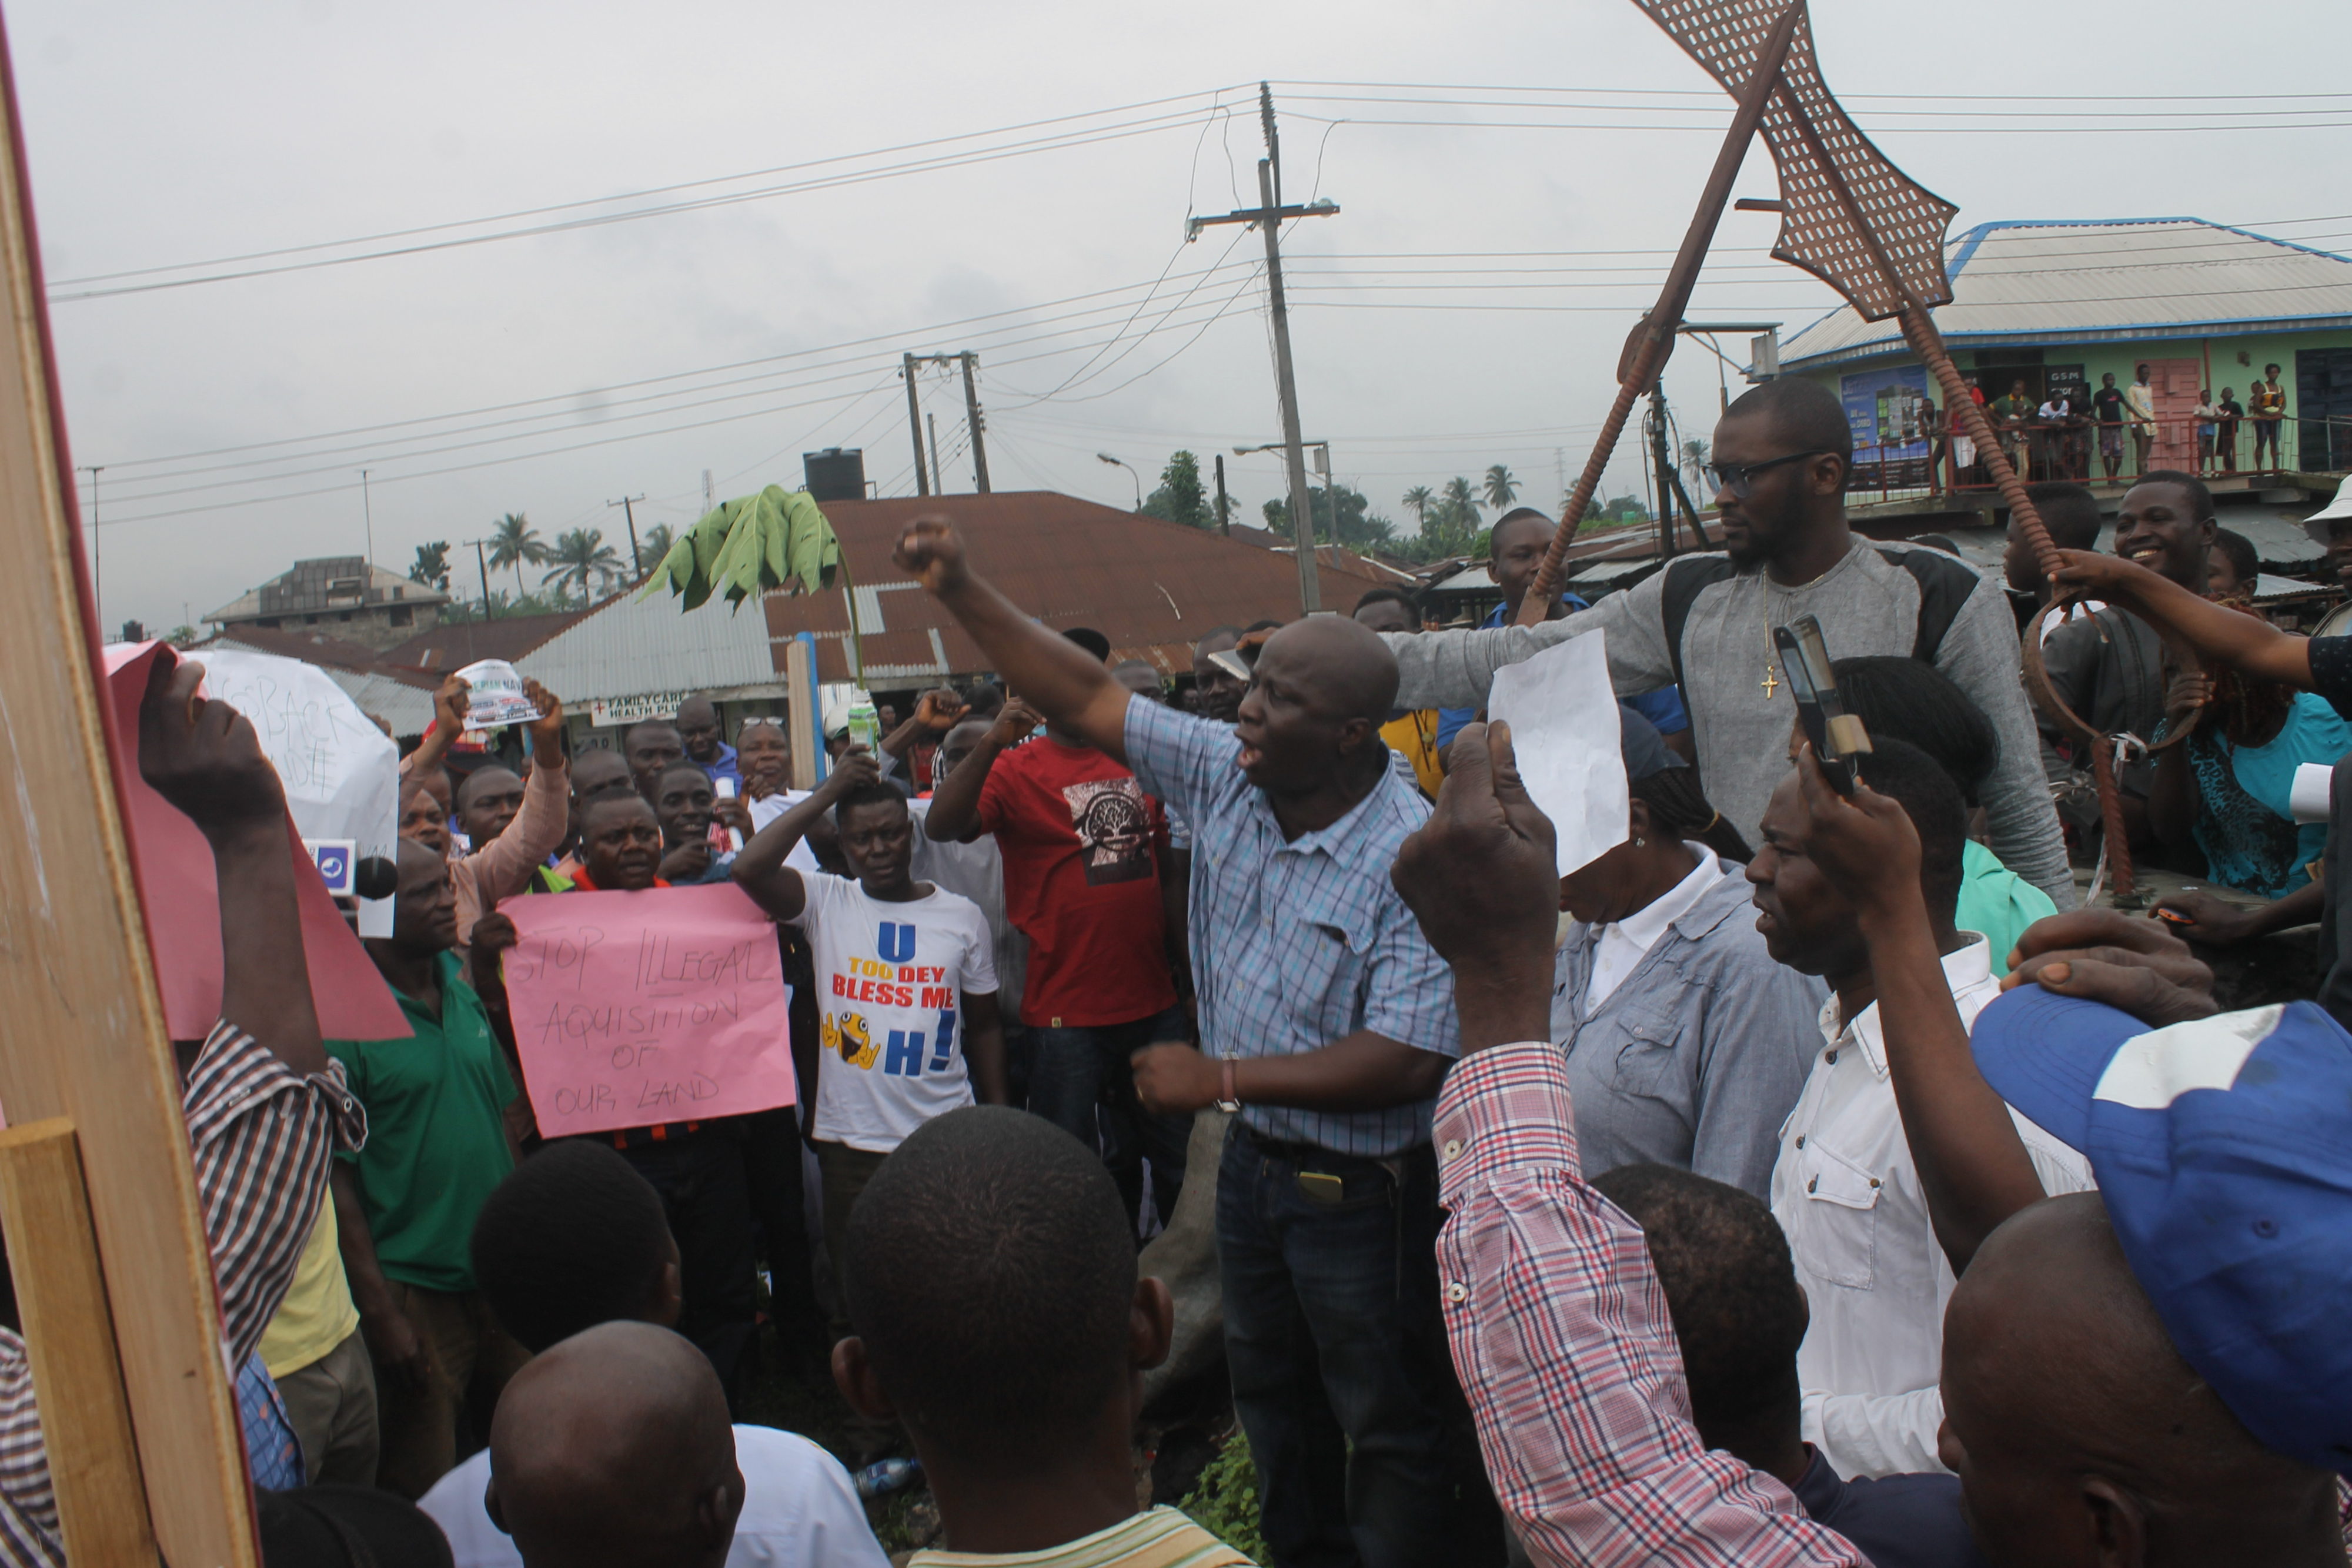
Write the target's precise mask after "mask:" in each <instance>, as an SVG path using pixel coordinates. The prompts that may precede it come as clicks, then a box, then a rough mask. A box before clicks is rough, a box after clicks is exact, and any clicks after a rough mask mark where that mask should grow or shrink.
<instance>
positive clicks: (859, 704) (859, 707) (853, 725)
mask: <svg viewBox="0 0 2352 1568" xmlns="http://www.w3.org/2000/svg"><path fill="white" fill-rule="evenodd" d="M849 738H850V739H851V740H852V741H853V742H855V743H856V744H857V745H859V746H863V747H866V750H868V751H878V750H880V749H881V748H882V717H881V715H879V714H877V712H875V709H874V694H873V693H871V692H869V691H866V689H865V688H863V687H860V688H858V689H857V691H856V692H855V693H854V694H852V695H851V696H850V699H849Z"/></svg>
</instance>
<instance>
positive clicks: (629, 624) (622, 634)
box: [513, 591, 841, 709]
mask: <svg viewBox="0 0 2352 1568" xmlns="http://www.w3.org/2000/svg"><path fill="white" fill-rule="evenodd" d="M830 597H831V598H832V599H833V601H834V602H835V604H836V605H837V604H838V603H839V602H840V601H841V596H840V595H839V594H838V593H835V594H833V595H831V596H830ZM513 664H514V666H515V668H516V669H518V670H520V671H521V672H522V673H523V674H526V675H530V676H532V677H534V678H535V679H537V680H539V681H540V682H541V683H542V684H544V685H546V687H547V689H548V690H549V691H551V692H553V693H554V694H555V695H557V696H559V697H562V699H563V701H564V703H565V704H566V705H567V706H572V707H577V708H581V709H585V708H586V706H588V704H589V703H591V702H593V701H595V700H597V699H599V698H612V697H635V696H650V695H656V694H659V693H665V692H698V691H709V690H713V689H716V688H721V687H734V686H772V685H775V684H776V680H777V675H776V668H777V661H775V660H772V659H771V658H770V657H769V654H768V626H767V621H766V618H765V617H764V616H762V615H761V613H760V607H759V606H758V605H757V604H754V603H751V602H750V601H746V602H745V603H744V604H743V605H741V606H740V608H737V609H732V610H730V608H729V607H728V604H727V601H725V600H724V599H715V598H714V599H713V600H711V601H710V602H709V603H708V604H706V605H704V606H703V607H702V608H701V609H699V610H697V611H695V612H692V613H691V614H688V613H687V612H683V611H681V610H680V609H679V608H678V601H677V598H676V597H675V596H674V595H672V594H670V593H668V592H667V591H665V592H661V593H657V594H656V595H655V596H654V597H653V598H651V599H648V600H646V601H643V602H639V601H638V599H637V596H636V594H635V592H634V591H631V592H627V593H622V594H618V595H616V596H614V598H612V599H609V600H607V601H605V602H604V603H603V604H601V605H599V606H597V607H596V608H595V609H594V610H592V611H590V612H588V613H587V614H586V615H584V616H583V617H581V618H580V619H579V620H578V621H575V622H572V624H571V625H570V626H567V627H565V628H564V629H563V630H562V631H561V632H557V633H556V634H555V635H554V636H552V637H551V638H549V639H548V640H547V641H546V642H544V643H541V644H540V645H539V646H538V647H536V648H534V649H532V650H531V651H530V653H526V654H524V655H523V656H522V657H521V658H520V659H517V660H514V661H513Z"/></svg>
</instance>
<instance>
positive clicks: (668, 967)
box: [499, 883, 793, 1138]
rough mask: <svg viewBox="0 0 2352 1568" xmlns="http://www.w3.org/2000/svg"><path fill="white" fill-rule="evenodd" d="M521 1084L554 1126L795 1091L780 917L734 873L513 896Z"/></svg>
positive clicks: (742, 1108)
mask: <svg viewBox="0 0 2352 1568" xmlns="http://www.w3.org/2000/svg"><path fill="white" fill-rule="evenodd" d="M499 913H500V914H502V915H507V916H509V917H510V918H511V919H512V920H513V921H514V924H515V931H516V933H517V934H518V935H519V936H520V937H521V938H522V940H521V942H520V944H519V945H518V946H516V948H515V949H514V951H513V952H511V953H509V954H508V955H507V956H506V963H505V974H506V982H507V1003H508V1007H509V1009H510V1011H511V1014H512V1017H513V1019H514V1032H515V1047H516V1049H517V1050H518V1051H520V1053H521V1055H522V1075H523V1086H524V1088H525V1089H526V1090H527V1091H528V1092H529V1093H530V1108H531V1111H532V1112H533V1113H534V1114H536V1115H537V1116H538V1118H539V1130H540V1131H541V1133H542V1134H546V1135H547V1136H548V1137H551V1138H556V1137H563V1136H566V1135H568V1134H574V1133H604V1132H610V1131H612V1130H613V1129H614V1128H616V1127H645V1126H651V1125H653V1124H656V1123H660V1122H686V1121H702V1120H706V1119H708V1118H709V1117H712V1116H737V1115H741V1114H743V1113H746V1112H751V1111H766V1110H770V1109H772V1108H773V1107H775V1106H778V1105H789V1104H791V1103H793V1047H792V1034H791V1026H790V1022H789V1019H788V1017H787V1013H788V1009H789V1006H790V993H789V992H788V991H787V990H786V988H785V987H784V977H783V968H782V961H781V955H780V954H779V953H778V952H777V950H776V928H775V925H773V924H772V922H771V921H770V920H769V919H768V917H767V916H766V915H762V914H761V913H760V909H759V906H758V905H757V904H753V903H752V902H751V899H750V898H748V897H746V896H745V895H744V894H743V891H742V890H741V889H740V888H739V887H737V886H735V885H734V883H719V884H718V885H715V886H711V887H656V888H648V889H646V891H645V892H643V893H565V894H553V895H549V894H538V895H535V896H531V897H525V898H509V899H508V900H507V901H506V902H505V903H504V904H500V905H499Z"/></svg>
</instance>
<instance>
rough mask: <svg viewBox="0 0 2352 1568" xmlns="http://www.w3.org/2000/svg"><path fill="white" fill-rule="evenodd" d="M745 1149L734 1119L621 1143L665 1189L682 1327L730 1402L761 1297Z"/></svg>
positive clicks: (731, 1404)
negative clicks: (677, 1134)
mask: <svg viewBox="0 0 2352 1568" xmlns="http://www.w3.org/2000/svg"><path fill="white" fill-rule="evenodd" d="M743 1149H744V1129H743V1126H742V1124H741V1123H740V1121H730V1122H716V1123H707V1124H704V1125H703V1126H702V1127H701V1128H700V1129H699V1130H698V1131H696V1132H692V1133H688V1134H685V1135H684V1136H682V1137H673V1138H667V1139H664V1140H663V1141H661V1142H659V1143H648V1144H640V1145H635V1146H634V1147H631V1148H625V1149H623V1150H622V1151H621V1155H622V1157H623V1158H625V1159H626V1160H627V1161H628V1162H629V1164H630V1165H632V1166H635V1167H636V1172H637V1174H638V1175H639V1176H643V1177H645V1178H646V1181H648V1182H650V1183H652V1184H653V1189H654V1190H655V1191H656V1192H657V1193H659V1194H660V1195H661V1200H662V1210H663V1212H664V1213H665V1214H666V1215H667V1218H668V1219H669V1233H670V1236H671V1237H672V1239H675V1240H676V1241H677V1271H678V1276H679V1279H678V1283H679V1290H680V1293H681V1294H682V1295H683V1296H684V1297H685V1308H684V1310H683V1311H682V1312H680V1313H679V1314H678V1320H677V1332H678V1333H682V1334H684V1335H685V1336H686V1337H687V1338H688V1339H690V1340H692V1341H693V1342H694V1343H695V1344H696V1346H697V1347H698V1349H700V1350H701V1352H702V1354H705V1355H707V1356H709V1358H710V1364H711V1366H712V1367H713V1368H715V1369H716V1370H717V1372H718V1374H719V1385H720V1386H721V1387H723V1388H725V1389H726V1390H727V1405H728V1408H729V1409H730V1410H733V1409H735V1408H736V1406H737V1404H738V1401H739V1398H740V1395H741V1392H742V1389H741V1385H742V1383H743V1380H744V1377H745V1375H746V1374H747V1372H748V1371H749V1368H750V1360H751V1357H750V1354H749V1353H750V1351H751V1335H752V1329H753V1322H754V1302H755V1300H756V1298H755V1296H754V1294H753V1290H752V1283H753V1280H752V1270H753V1267H754V1265H753V1261H752V1256H751V1189H750V1184H749V1183H748V1182H747V1181H746V1179H745V1177H744V1169H743V1166H744V1160H743Z"/></svg>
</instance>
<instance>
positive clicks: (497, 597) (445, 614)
mask: <svg viewBox="0 0 2352 1568" xmlns="http://www.w3.org/2000/svg"><path fill="white" fill-rule="evenodd" d="M579 608H580V605H579V603H578V602H577V601H572V600H567V599H564V598H562V596H561V595H558V594H554V593H509V592H508V591H506V590H505V589H503V588H494V589H492V590H490V604H489V612H488V614H487V615H486V614H484V613H483V610H482V601H480V600H478V599H465V600H452V601H449V602H448V603H446V604H445V605H443V606H442V607H441V620H442V622H444V623H445V624H446V623H451V622H455V623H457V624H460V625H462V624H466V623H467V622H477V621H486V620H487V621H504V620H506V619H507V618H508V617H509V616H510V615H559V614H562V612H565V611H567V610H577V609H579Z"/></svg>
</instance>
